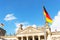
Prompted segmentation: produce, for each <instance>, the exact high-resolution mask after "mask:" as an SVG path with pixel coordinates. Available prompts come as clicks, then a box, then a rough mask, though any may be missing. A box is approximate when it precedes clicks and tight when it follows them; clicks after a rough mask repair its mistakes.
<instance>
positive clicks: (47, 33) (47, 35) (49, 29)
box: [45, 22, 51, 40]
mask: <svg viewBox="0 0 60 40" xmlns="http://www.w3.org/2000/svg"><path fill="white" fill-rule="evenodd" d="M45 27H46V38H47V40H51V28H50V27H49V25H48V22H46V24H45Z"/></svg>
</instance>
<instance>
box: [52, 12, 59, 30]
mask: <svg viewBox="0 0 60 40" xmlns="http://www.w3.org/2000/svg"><path fill="white" fill-rule="evenodd" d="M55 30H57V31H60V11H58V15H56V16H55V17H54V19H53V23H52V25H51V31H55Z"/></svg>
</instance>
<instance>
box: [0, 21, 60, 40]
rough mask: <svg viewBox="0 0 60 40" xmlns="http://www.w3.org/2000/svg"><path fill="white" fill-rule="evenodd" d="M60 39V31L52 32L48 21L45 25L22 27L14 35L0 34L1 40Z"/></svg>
mask: <svg viewBox="0 0 60 40" xmlns="http://www.w3.org/2000/svg"><path fill="white" fill-rule="evenodd" d="M2 39H3V40H60V32H58V31H55V32H51V29H50V27H49V25H48V23H47V22H46V24H45V26H44V27H38V28H34V27H32V26H29V27H27V28H25V29H23V28H22V25H20V28H19V29H18V30H17V33H16V35H14V36H0V40H2Z"/></svg>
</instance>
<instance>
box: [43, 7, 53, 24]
mask: <svg viewBox="0 0 60 40" xmlns="http://www.w3.org/2000/svg"><path fill="white" fill-rule="evenodd" d="M43 10H44V16H45V18H46V22H48V23H52V19H51V18H50V16H49V14H48V12H47V11H46V9H45V7H43Z"/></svg>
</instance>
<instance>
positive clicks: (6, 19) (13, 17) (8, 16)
mask: <svg viewBox="0 0 60 40" xmlns="http://www.w3.org/2000/svg"><path fill="white" fill-rule="evenodd" d="M14 19H16V17H15V16H14V15H13V14H7V15H6V16H5V18H4V20H5V21H10V20H14Z"/></svg>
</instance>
